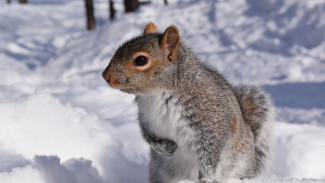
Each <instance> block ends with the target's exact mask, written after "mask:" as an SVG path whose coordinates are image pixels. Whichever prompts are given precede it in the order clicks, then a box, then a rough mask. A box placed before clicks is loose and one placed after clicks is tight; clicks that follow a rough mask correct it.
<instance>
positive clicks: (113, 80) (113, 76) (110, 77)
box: [102, 71, 122, 89]
mask: <svg viewBox="0 0 325 183" xmlns="http://www.w3.org/2000/svg"><path fill="white" fill-rule="evenodd" d="M102 75H103V78H104V79H105V80H106V81H107V83H108V84H109V85H110V86H111V87H112V88H117V89H119V88H121V86H122V84H121V82H120V81H119V80H120V79H119V76H118V73H116V72H107V71H104V72H103V74H102Z"/></svg>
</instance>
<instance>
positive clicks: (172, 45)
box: [159, 26, 180, 62]
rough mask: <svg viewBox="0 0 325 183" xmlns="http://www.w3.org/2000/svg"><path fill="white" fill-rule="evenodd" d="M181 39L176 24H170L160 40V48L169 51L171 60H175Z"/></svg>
mask: <svg viewBox="0 0 325 183" xmlns="http://www.w3.org/2000/svg"><path fill="white" fill-rule="evenodd" d="M179 40H180V38H179V33H178V29H177V28H176V27H175V26H170V27H168V28H167V29H166V30H165V32H164V34H163V35H162V38H161V40H160V42H159V46H160V49H162V50H165V51H166V52H167V56H168V60H169V61H170V62H173V61H175V58H176V54H177V48H178V45H179Z"/></svg>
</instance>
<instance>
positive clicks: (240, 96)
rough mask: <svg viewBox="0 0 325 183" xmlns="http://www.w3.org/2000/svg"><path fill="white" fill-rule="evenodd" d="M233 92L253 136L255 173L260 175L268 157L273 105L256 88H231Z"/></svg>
mask: <svg viewBox="0 0 325 183" xmlns="http://www.w3.org/2000/svg"><path fill="white" fill-rule="evenodd" d="M233 91H234V93H235V95H236V97H237V100H238V103H239V105H240V108H241V111H242V114H243V118H244V120H245V122H246V123H248V125H249V126H250V128H251V130H252V132H253V134H254V139H255V153H256V162H257V173H260V172H261V171H262V170H263V169H264V168H265V166H266V164H267V159H268V157H269V156H270V148H271V147H270V146H271V131H272V128H271V123H272V120H273V113H274V112H273V105H272V102H271V100H270V98H269V96H268V95H266V94H265V93H264V92H263V91H262V90H260V89H258V88H256V87H252V86H240V87H233Z"/></svg>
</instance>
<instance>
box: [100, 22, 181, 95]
mask: <svg viewBox="0 0 325 183" xmlns="http://www.w3.org/2000/svg"><path fill="white" fill-rule="evenodd" d="M179 42H180V37H179V33H178V30H177V28H176V27H174V26H170V27H168V28H167V29H166V30H165V32H164V33H163V34H158V33H157V28H156V26H155V25H154V24H153V23H149V24H147V26H146V27H145V29H144V34H143V35H142V36H139V37H136V38H134V39H132V40H130V41H127V42H126V43H124V44H123V45H122V46H121V47H120V48H118V50H117V51H116V53H115V55H114V56H113V58H112V59H111V61H110V63H109V65H108V66H107V68H106V69H105V70H104V72H103V78H104V79H105V80H106V81H107V82H108V83H109V85H110V86H111V87H113V88H116V89H120V90H121V91H123V92H127V93H135V94H139V93H148V92H154V91H156V90H157V89H158V90H159V89H161V88H162V87H163V82H161V81H159V80H160V79H161V78H163V77H159V76H162V75H164V74H166V73H164V72H163V70H164V68H166V67H168V66H169V65H170V64H174V63H175V61H176V59H177V53H178V47H179ZM159 78H160V79H159Z"/></svg>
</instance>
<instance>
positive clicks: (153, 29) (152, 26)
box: [143, 23, 157, 34]
mask: <svg viewBox="0 0 325 183" xmlns="http://www.w3.org/2000/svg"><path fill="white" fill-rule="evenodd" d="M154 33H157V28H156V26H155V24H153V23H148V24H147V25H146V27H145V28H144V31H143V34H154Z"/></svg>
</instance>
